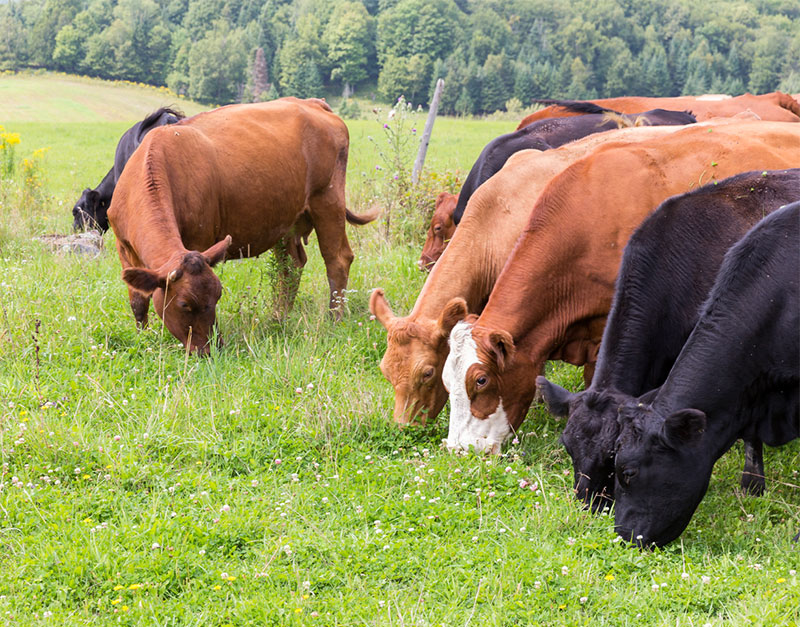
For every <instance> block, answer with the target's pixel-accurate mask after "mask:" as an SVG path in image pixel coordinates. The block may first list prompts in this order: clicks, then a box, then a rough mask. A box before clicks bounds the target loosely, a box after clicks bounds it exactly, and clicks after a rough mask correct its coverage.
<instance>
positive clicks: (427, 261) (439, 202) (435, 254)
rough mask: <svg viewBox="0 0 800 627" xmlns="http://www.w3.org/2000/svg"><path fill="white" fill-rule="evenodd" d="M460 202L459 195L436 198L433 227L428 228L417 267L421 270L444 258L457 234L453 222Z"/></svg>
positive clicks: (440, 195) (442, 194)
mask: <svg viewBox="0 0 800 627" xmlns="http://www.w3.org/2000/svg"><path fill="white" fill-rule="evenodd" d="M457 202H458V194H451V193H449V192H442V193H441V194H439V196H437V197H436V205H435V207H434V210H433V217H432V218H431V225H430V227H428V237H427V239H426V240H425V245H424V246H423V247H422V256H421V257H420V258H419V261H418V262H417V265H418V266H419V269H420V270H427V271H428V272H430V269H431V268H432V267H433V264H435V263H436V261H437V260H438V259H439V257H441V256H442V253H443V252H444V249H445V248H446V247H447V244H448V243H449V242H450V238H452V237H453V233H455V232H456V223H455V222H453V211H455V208H456V203H457Z"/></svg>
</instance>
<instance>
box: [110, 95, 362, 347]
mask: <svg viewBox="0 0 800 627" xmlns="http://www.w3.org/2000/svg"><path fill="white" fill-rule="evenodd" d="M348 145H349V139H348V133H347V126H345V124H344V122H342V120H341V119H340V118H339V117H338V116H336V115H335V114H334V113H333V112H332V111H331V108H330V107H329V106H328V104H327V103H326V102H324V101H322V100H317V99H314V98H312V99H308V100H299V99H297V98H283V99H280V100H275V101H272V102H267V103H258V104H246V105H244V104H243V105H229V106H226V107H222V108H220V109H216V110H214V111H208V112H205V113H200V114H199V115H196V116H194V117H192V118H190V119H187V120H183V121H181V122H178V123H177V124H174V125H172V126H167V127H161V128H157V129H154V130H153V131H151V132H150V133H148V134H147V136H146V137H145V138H144V141H143V142H142V145H141V146H140V147H139V149H138V150H136V152H134V154H133V156H132V157H131V159H130V161H129V162H128V165H127V166H126V168H125V170H124V172H123V173H122V176H121V177H120V179H119V182H118V184H117V189H116V191H115V192H114V198H113V200H112V202H111V208H110V209H109V211H108V217H109V221H110V222H111V226H112V228H113V229H114V233H115V234H116V236H117V251H118V252H119V258H120V262H121V264H122V268H123V273H122V278H123V279H124V280H125V282H126V283H127V284H128V292H129V296H130V302H131V309H132V310H133V313H134V316H135V318H136V321H137V323H139V324H140V325H144V324H146V322H147V310H148V304H149V300H150V297H151V296H152V298H153V303H154V305H155V308H156V313H158V315H159V316H161V317H162V318H163V320H164V324H165V325H166V327H167V328H168V329H169V331H170V332H171V333H172V334H173V335H174V336H175V337H177V338H178V339H179V340H180V341H181V342H183V344H184V345H186V346H187V348H190V349H191V350H197V351H198V352H200V353H203V354H205V353H207V352H208V351H209V346H208V341H209V335H210V333H211V329H212V327H213V325H214V320H215V312H216V304H217V301H218V300H219V297H220V294H221V285H220V281H219V279H218V278H217V276H216V275H215V274H214V272H213V271H212V270H211V268H212V267H213V266H214V265H215V264H216V263H219V262H220V261H222V260H223V259H224V258H225V256H226V254H227V256H229V257H254V256H257V255H260V254H261V253H263V252H265V251H267V250H269V249H270V248H273V247H275V253H276V256H277V258H278V262H279V263H278V266H279V277H278V279H279V286H278V288H279V294H278V298H279V301H280V303H281V307H280V309H282V310H285V311H288V309H289V308H290V307H291V305H292V302H293V301H294V297H295V295H296V293H297V287H298V284H299V281H300V272H299V270H300V269H302V267H303V265H304V264H305V262H306V254H305V250H304V249H303V240H304V239H306V238H307V237H308V235H309V234H310V233H311V231H312V230H315V231H316V232H317V238H318V240H319V247H320V251H321V252H322V257H323V259H324V261H325V268H326V271H327V275H328V283H329V284H330V290H331V299H330V306H331V308H332V309H336V310H337V314H338V312H339V310H340V299H341V296H342V295H343V294H344V290H345V288H346V287H347V278H348V273H349V269H350V264H351V262H352V261H353V252H352V251H351V250H350V245H349V244H348V241H347V235H346V234H345V221H347V222H350V223H351V224H365V223H366V222H368V221H370V220H371V219H373V218H374V216H368V217H363V216H356V215H353V214H352V213H350V212H349V211H348V210H347V209H346V208H345V173H346V168H347V152H348ZM198 251H203V252H198ZM292 264H294V265H295V267H296V269H294V270H293V269H292V268H291V267H290V266H291V265H292Z"/></svg>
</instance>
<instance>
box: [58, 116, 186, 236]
mask: <svg viewBox="0 0 800 627" xmlns="http://www.w3.org/2000/svg"><path fill="white" fill-rule="evenodd" d="M184 117H185V116H184V114H183V113H181V112H180V111H177V110H175V109H169V108H166V107H162V108H161V109H159V110H158V111H154V112H153V113H151V114H150V115H148V116H147V117H146V118H145V119H144V120H142V121H141V122H137V123H136V124H134V125H133V126H132V127H131V128H129V129H128V130H127V131H125V133H124V134H123V135H122V137H121V138H120V140H119V143H118V144H117V152H116V154H115V155H114V167H113V168H111V169H110V170H109V171H108V174H106V175H105V176H104V177H103V180H102V181H100V185H98V186H97V187H96V188H95V189H89V188H87V189H85V190H83V193H82V194H81V197H80V198H79V199H78V202H76V203H75V206H74V207H73V208H72V218H73V222H72V228H74V229H75V230H76V231H82V230H84V229H87V228H97V229H99V230H100V232H101V233H105V232H106V231H107V230H108V217H107V216H106V212H107V211H108V206H109V205H110V204H111V196H112V195H113V193H114V188H115V187H116V186H117V181H118V180H119V177H120V175H121V174H122V170H123V168H124V167H125V164H126V163H128V159H130V157H131V155H132V154H133V151H134V150H136V148H137V147H138V146H139V144H141V143H142V139H143V138H144V136H145V135H147V133H148V132H150V131H152V130H153V129H154V128H156V127H157V126H164V125H165V124H175V122H178V121H180V120H182V119H183V118H184Z"/></svg>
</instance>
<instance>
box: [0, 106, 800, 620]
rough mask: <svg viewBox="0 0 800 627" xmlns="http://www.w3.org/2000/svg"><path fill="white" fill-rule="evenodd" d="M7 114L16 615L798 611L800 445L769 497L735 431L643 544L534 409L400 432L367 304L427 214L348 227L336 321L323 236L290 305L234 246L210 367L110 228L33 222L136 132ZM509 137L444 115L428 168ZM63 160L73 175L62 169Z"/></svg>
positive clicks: (398, 273) (554, 367) (5, 359)
mask: <svg viewBox="0 0 800 627" xmlns="http://www.w3.org/2000/svg"><path fill="white" fill-rule="evenodd" d="M349 124H350V123H349ZM374 124H375V122H373V121H367V120H363V121H358V122H355V123H352V124H350V130H351V139H352V154H351V160H350V171H349V173H348V175H349V181H350V183H349V189H348V195H349V202H350V204H351V206H354V207H358V206H366V205H368V204H369V203H368V202H366V201H364V200H363V198H362V196H361V194H362V189H364V188H363V187H361V185H362V181H363V180H364V179H365V178H366V177H361V176H360V175H361V173H362V172H369V171H370V166H372V169H373V170H374V165H375V163H376V155H375V154H374V153H373V152H371V149H370V143H369V142H368V140H366V138H365V137H366V135H367V134H372V133H376V131H378V130H379V129H375V127H374ZM14 126H15V128H14V129H11V130H16V129H17V128H18V129H19V132H20V133H21V138H22V140H23V142H31V143H30V144H28V146H33V147H43V146H50V150H49V151H48V153H47V156H46V161H45V164H46V166H45V169H44V174H45V179H44V180H45V189H46V192H47V196H48V198H49V200H48V201H47V203H46V205H45V206H44V207H43V208H42V209H41V211H40V213H41V214H42V215H43V218H42V220H40V221H32V222H25V221H24V220H22V221H21V222H20V223H19V224H16V220H17V219H19V216H24V214H25V207H22V206H19V205H18V204H13V203H12V205H13V206H9V205H6V206H4V208H3V217H2V220H3V224H4V225H5V228H6V229H7V230H8V231H9V234H8V235H7V236H6V238H5V239H4V240H3V241H0V457H1V458H2V459H0V463H2V478H0V483H1V484H2V487H0V543H2V557H0V564H1V565H2V570H1V571H0V617H1V619H2V621H3V622H4V623H5V624H9V625H40V624H41V625H45V624H50V625H52V624H58V625H109V624H122V625H203V626H217V625H219V626H222V625H256V624H258V625H281V626H282V625H315V624H319V625H528V624H530V625H535V624H541V625H561V624H565V625H642V624H647V625H705V624H711V625H723V624H726V625H728V624H730V625H744V624H748V625H750V624H755V625H778V624H781V625H783V624H786V625H789V624H795V623H796V622H797V621H798V618H799V614H798V607H800V587H799V582H798V578H797V572H796V571H797V569H798V562H799V561H800V560H798V551H797V549H796V548H795V547H794V546H793V545H792V544H791V542H790V538H791V536H792V535H794V533H796V532H797V528H798V527H800V487H798V485H800V479H798V477H797V471H798V469H799V466H800V465H799V464H798V457H799V455H800V448H799V447H798V445H797V443H793V444H791V445H789V446H786V447H783V448H782V449H778V450H774V451H773V450H770V451H767V455H766V465H767V474H768V476H767V485H768V492H767V494H766V495H765V496H764V497H761V498H750V497H746V496H743V495H742V494H741V493H740V492H739V490H738V488H737V487H736V486H737V485H738V474H739V472H740V467H741V462H742V457H743V456H742V452H741V449H740V448H739V447H738V446H737V447H735V448H734V450H732V451H731V452H730V453H728V454H727V455H726V456H725V457H724V458H723V459H722V460H721V461H720V463H718V465H717V468H716V469H715V471H714V475H713V477H712V482H711V486H710V488H709V493H708V495H707V497H706V499H705V500H704V501H703V503H702V504H701V506H700V508H699V509H698V512H697V513H696V515H695V517H694V519H693V521H692V523H691V524H690V526H689V528H688V529H687V531H686V533H684V535H683V537H682V539H681V540H680V541H679V542H676V543H674V544H673V545H671V546H669V547H667V548H665V549H663V550H658V551H655V552H640V551H638V550H633V549H630V548H628V547H626V546H623V545H622V544H621V543H619V542H618V541H617V539H616V537H615V534H614V533H613V528H612V527H613V524H612V520H611V518H610V516H608V515H602V516H592V515H591V514H589V513H587V512H585V511H583V510H582V509H581V508H580V507H579V505H578V503H577V501H576V500H575V499H574V497H573V495H572V492H571V481H572V478H571V466H570V464H569V458H568V456H567V454H566V453H565V452H564V451H563V449H562V448H561V446H560V445H559V443H558V441H557V438H558V434H559V433H560V431H561V429H562V428H563V423H562V422H560V421H558V420H556V419H553V418H551V417H550V416H548V415H547V414H546V413H545V412H544V410H543V409H542V407H541V406H538V405H537V406H535V407H534V408H533V409H532V410H531V413H530V415H529V416H528V417H527V420H526V422H525V424H524V428H523V431H522V432H521V433H520V434H518V437H517V439H516V440H515V442H513V443H511V444H510V445H509V446H508V447H507V449H506V450H505V452H504V454H503V455H502V456H501V457H496V458H484V457H478V456H475V455H453V454H450V453H448V452H446V451H445V450H443V449H442V448H441V446H440V442H441V439H442V438H443V437H444V436H445V434H446V421H447V416H446V412H445V415H443V416H441V417H440V418H439V419H438V420H437V421H435V423H434V424H433V425H431V426H429V427H428V428H410V429H406V430H403V431H400V430H398V429H396V428H395V427H394V426H393V425H392V424H390V416H391V406H392V393H391V388H390V386H389V384H388V383H387V382H386V381H385V380H384V379H383V378H382V376H381V374H380V371H379V369H378V362H379V360H380V358H381V356H382V354H383V351H384V349H385V334H384V332H383V329H382V328H381V327H380V326H379V325H378V323H377V322H375V321H372V320H370V318H369V314H368V311H367V300H368V296H369V291H370V289H372V288H373V287H376V286H381V287H384V288H386V290H387V293H388V295H389V298H390V299H391V302H392V303H393V305H395V306H396V310H397V312H398V313H403V312H405V311H407V310H408V309H409V308H410V307H411V305H412V304H413V302H414V300H415V298H416V295H417V293H418V292H419V289H420V288H421V286H422V284H423V281H424V278H425V277H424V276H423V275H422V274H421V273H420V272H419V271H418V270H417V269H416V266H415V261H416V259H417V257H418V254H419V246H420V244H421V237H422V235H421V231H422V221H421V220H420V223H419V228H420V231H419V232H418V233H417V234H416V236H415V237H413V238H412V237H407V238H398V239H394V238H392V239H390V240H387V239H386V238H385V236H384V234H383V233H382V231H381V229H380V228H378V226H377V225H374V224H373V225H369V226H366V227H359V228H353V227H348V236H349V237H350V239H351V242H352V244H353V248H354V250H355V252H356V261H355V263H354V264H353V268H352V270H351V280H350V290H351V291H349V292H348V302H347V305H346V306H347V314H346V315H345V317H344V320H343V321H342V322H341V323H337V324H334V323H333V322H331V321H330V319H329V318H328V316H327V315H326V307H327V299H328V295H327V285H326V281H325V279H324V267H323V264H322V260H321V257H320V255H319V253H318V251H317V249H316V244H315V243H314V241H313V236H312V242H311V243H310V244H309V246H308V252H309V263H308V265H307V267H306V269H305V272H304V276H303V279H302V282H301V288H300V294H299V296H298V300H297V303H296V306H295V309H294V311H293V312H292V314H291V315H290V316H289V317H288V319H287V320H285V321H284V322H282V323H277V322H274V321H273V319H272V317H271V315H270V314H271V310H270V307H271V293H270V290H271V288H270V280H269V275H268V269H267V266H268V264H266V263H265V262H264V260H260V259H253V260H244V261H233V262H228V263H226V264H224V265H222V266H221V267H220V268H219V274H220V277H221V280H222V283H223V286H224V295H223V298H222V300H221V301H220V305H219V308H218V319H219V322H220V329H221V333H222V334H223V335H224V337H225V340H226V346H225V348H224V349H223V350H221V351H216V352H214V353H213V354H212V355H211V356H210V357H209V358H208V359H197V358H195V357H192V356H189V355H187V354H186V353H185V352H184V350H183V349H182V347H181V346H180V345H179V344H178V343H177V341H176V340H175V339H174V338H173V337H172V336H171V335H170V334H169V333H167V332H166V331H165V330H164V328H163V326H162V325H161V323H160V322H159V321H158V320H157V318H156V317H155V316H154V315H153V314H152V313H151V326H150V327H149V328H148V329H146V330H144V331H137V330H136V329H135V326H134V322H133V317H132V315H131V313H130V310H129V307H128V304H127V298H126V293H125V289H124V286H123V283H122V281H121V280H120V278H119V272H120V268H119V262H118V260H117V259H116V254H115V253H114V247H113V234H108V235H106V238H105V245H106V248H105V251H104V253H103V254H102V255H100V256H99V257H97V258H95V259H88V258H83V257H79V256H59V255H54V254H53V253H51V252H50V251H49V250H47V249H46V248H45V247H44V246H43V245H42V244H41V243H39V242H36V241H32V240H31V236H32V235H38V234H41V233H42V232H49V231H51V230H54V231H61V232H66V231H67V230H68V229H69V228H70V223H71V216H70V215H69V209H70V208H71V206H72V202H74V199H75V198H77V194H78V193H79V191H80V189H82V188H83V187H84V186H87V185H92V186H93V185H94V184H96V182H97V181H99V177H101V176H102V174H103V173H104V172H105V171H106V170H107V168H108V167H110V159H109V155H110V154H111V153H113V146H114V144H115V142H116V137H117V136H118V134H119V133H121V131H122V130H124V128H121V127H120V125H118V124H117V123H99V124H92V125H86V126H83V125H75V126H67V127H66V128H65V126H64V125H62V124H59V123H52V124H48V123H41V122H39V123H28V124H21V123H20V124H18V125H14ZM123 126H124V125H123ZM507 126H508V124H507V123H505V124H504V128H505V127H507ZM62 132H66V133H67V134H68V135H69V136H70V137H72V138H73V139H72V141H71V142H70V141H64V140H63V139H59V137H62V135H61V133H62ZM497 132H498V131H497V127H496V126H494V125H493V124H489V123H487V124H486V126H482V125H481V123H480V122H472V123H463V122H460V121H458V120H447V119H442V120H438V121H437V123H436V127H435V130H434V141H433V142H432V143H431V147H430V150H429V164H430V166H431V169H432V171H436V172H447V171H454V172H460V173H461V174H462V175H463V173H465V172H466V170H467V169H468V167H469V165H470V164H471V159H474V157H475V156H476V155H477V153H478V152H479V151H480V148H481V147H482V146H483V144H484V143H485V142H486V141H488V140H489V139H490V138H491V137H493V136H494V134H496V133H497ZM101 138H104V139H101ZM21 145H23V144H21ZM73 164H81V172H76V173H75V174H71V175H65V173H64V170H67V171H68V172H72V171H73V168H74V165H73ZM84 172H85V173H86V174H85V176H84ZM95 179H96V180H95ZM374 183H375V182H374V181H371V182H370V183H369V185H370V186H372V185H374ZM370 188H371V189H374V187H370ZM378 199H379V198H378ZM374 200H375V199H371V200H370V201H369V202H370V203H371V202H374ZM13 202H14V203H15V202H16V201H13ZM7 215H14V216H16V217H15V218H14V219H11V220H9V219H8V218H7V217H6V216H7ZM548 375H549V376H551V377H553V378H554V379H555V380H556V381H558V382H559V383H561V384H563V385H565V386H567V387H570V388H571V389H576V388H577V387H579V385H580V379H581V377H580V372H579V371H578V370H577V369H575V368H571V367H568V366H564V365H562V364H549V365H548Z"/></svg>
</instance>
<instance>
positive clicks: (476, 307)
mask: <svg viewBox="0 0 800 627" xmlns="http://www.w3.org/2000/svg"><path fill="white" fill-rule="evenodd" d="M678 128H679V127H677V126H657V127H638V128H626V129H620V130H616V131H608V132H606V133H598V134H595V135H591V136H589V137H586V138H584V139H581V140H578V141H576V142H573V143H570V144H566V145H565V146H562V147H561V148H556V149H553V150H548V151H545V152H540V151H533V150H528V151H522V152H519V153H517V154H515V155H513V156H512V157H511V159H509V160H508V162H507V163H506V165H505V166H504V167H503V169H501V170H500V172H498V173H497V174H496V175H495V176H493V177H492V178H491V179H489V180H488V181H487V182H486V183H485V184H484V185H482V186H481V187H480V188H479V189H478V190H477V191H476V192H475V194H474V195H473V197H472V199H470V206H469V211H468V212H467V213H466V214H465V216H464V220H463V221H462V223H461V226H459V227H458V229H457V230H456V232H455V235H454V236H453V239H452V241H451V242H450V244H449V245H448V247H447V249H446V250H445V252H444V254H443V255H442V258H441V259H440V260H439V261H438V263H437V264H436V265H435V266H434V268H433V271H432V272H431V274H430V276H429V277H428V280H427V281H425V285H424V286H423V288H422V291H421V292H420V294H419V296H418V297H417V301H416V303H415V304H414V309H413V310H412V311H411V313H410V314H409V315H408V316H406V317H397V316H395V315H394V314H393V313H392V310H391V308H390V306H389V303H388V302H387V301H386V298H385V297H384V295H383V291H382V290H375V291H374V292H373V293H372V296H371V298H370V303H369V307H370V311H371V312H372V313H373V314H374V315H375V316H376V318H377V319H378V321H379V322H380V323H381V324H382V325H383V326H384V327H385V328H386V331H387V348H386V353H385V354H384V356H383V359H382V361H381V371H382V372H383V374H384V376H385V377H386V378H387V379H388V380H389V381H390V382H391V384H392V386H393V387H394V391H395V399H394V420H395V421H396V422H397V423H399V424H408V423H411V422H416V421H419V422H423V423H424V422H425V420H426V419H429V418H435V417H436V416H437V415H438V414H439V412H440V411H441V409H442V407H443V406H444V404H445V402H446V401H447V392H446V390H445V389H444V387H443V386H442V380H441V372H442V366H443V364H444V361H445V358H446V357H447V351H448V347H447V336H448V333H449V331H450V327H451V326H452V325H451V320H452V319H453V317H454V316H457V315H462V314H463V315H466V312H467V311H469V312H479V311H480V310H481V309H482V308H483V306H484V304H485V303H486V300H487V299H488V298H489V294H490V292H491V291H492V287H493V286H494V282H495V280H496V279H497V276H498V275H499V274H500V271H501V270H502V268H503V265H504V264H505V262H506V259H507V258H508V256H509V254H510V253H511V249H512V248H513V246H514V242H515V241H516V239H517V237H518V236H519V234H520V232H521V231H522V228H523V226H524V225H525V223H526V222H527V220H528V216H529V215H530V210H531V207H532V206H533V205H534V203H535V200H536V198H537V197H538V196H539V193H540V192H541V191H542V189H544V187H545V185H546V184H547V181H549V180H550V179H551V178H552V177H553V176H555V175H556V174H558V173H559V172H561V171H562V170H564V168H566V167H567V166H568V165H570V164H571V163H573V162H575V161H576V160H578V159H580V158H582V157H584V156H585V155H587V154H590V153H591V152H592V151H593V150H595V149H596V148H597V147H598V146H600V145H603V144H605V143H615V142H616V143H622V144H629V143H633V142H640V141H645V140H647V139H653V138H655V137H662V136H664V135H667V134H670V133H674V132H677V130H678ZM454 297H460V298H461V299H463V301H462V304H455V305H453V307H451V308H447V307H446V305H447V303H448V302H449V301H450V300H451V299H453V298H454Z"/></svg>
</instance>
